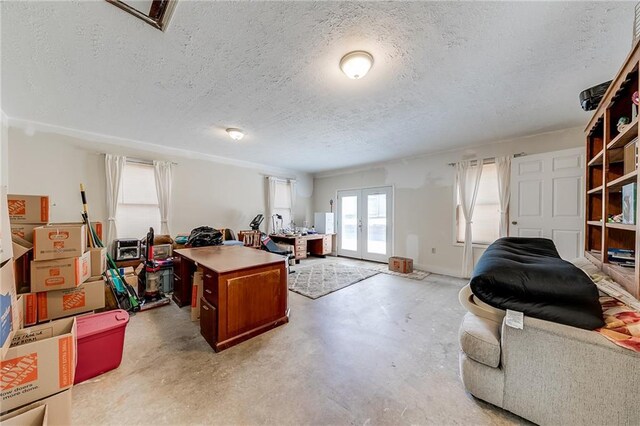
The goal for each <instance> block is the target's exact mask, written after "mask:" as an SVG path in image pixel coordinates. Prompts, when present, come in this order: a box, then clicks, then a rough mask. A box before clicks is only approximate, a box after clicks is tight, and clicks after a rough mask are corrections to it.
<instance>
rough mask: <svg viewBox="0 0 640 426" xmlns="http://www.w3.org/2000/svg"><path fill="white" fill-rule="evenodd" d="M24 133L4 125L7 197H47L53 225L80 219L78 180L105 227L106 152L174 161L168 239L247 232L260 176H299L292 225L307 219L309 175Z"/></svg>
mask: <svg viewBox="0 0 640 426" xmlns="http://www.w3.org/2000/svg"><path fill="white" fill-rule="evenodd" d="M10 124H11V121H10ZM25 128H27V130H26V131H25V130H24V129H23V128H21V127H20V128H19V127H14V126H10V128H9V163H10V166H9V192H10V193H19V194H44V195H49V196H50V197H51V200H50V201H51V221H52V222H66V221H80V220H81V217H80V212H81V211H82V202H81V199H80V183H84V185H85V187H86V191H87V197H88V202H89V215H90V217H91V218H92V220H101V221H103V222H105V223H106V219H107V214H106V199H105V171H104V155H103V154H104V153H112V154H119V155H127V156H130V157H134V158H140V159H146V160H171V161H174V162H176V163H177V165H176V166H175V169H174V183H173V185H174V186H173V203H174V204H173V206H174V207H173V218H172V219H171V220H170V223H169V226H170V229H171V233H172V234H174V235H175V234H177V233H188V232H189V231H190V230H191V229H193V228H195V227H197V226H201V225H209V226H214V227H226V228H231V229H233V230H234V231H236V232H237V231H238V230H241V229H248V227H249V222H250V221H251V219H253V217H254V216H255V215H256V214H258V213H263V214H264V210H265V175H269V174H271V175H278V176H285V177H293V178H296V179H297V181H298V185H297V193H298V197H297V199H296V212H295V219H296V223H302V221H303V220H310V218H311V216H312V214H311V212H312V209H311V195H312V190H313V180H312V178H311V176H310V175H307V174H300V173H297V174H296V173H293V172H289V171H286V170H270V169H268V168H267V167H262V168H261V167H260V166H257V165H256V166H255V167H252V166H251V165H247V166H239V165H234V164H225V163H222V162H214V161H211V160H209V159H198V158H188V157H186V156H184V157H181V156H180V155H176V154H170V153H166V152H164V153H163V152H158V151H153V150H151V149H149V147H148V146H146V147H144V149H140V148H137V149H132V148H127V147H125V146H121V145H123V142H122V141H121V140H118V139H116V138H113V140H110V138H109V137H107V136H102V135H98V136H99V137H94V136H96V135H91V134H87V135H80V137H78V136H70V135H68V134H67V135H64V134H60V133H57V132H51V131H37V130H34V128H29V127H25ZM96 139H98V140H97V141H96ZM266 221H267V219H266V218H265V222H263V226H262V229H263V230H264V228H265V225H266Z"/></svg>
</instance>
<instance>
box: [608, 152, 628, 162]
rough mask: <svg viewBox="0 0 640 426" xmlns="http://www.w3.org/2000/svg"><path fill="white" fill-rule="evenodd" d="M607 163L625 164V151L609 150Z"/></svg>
mask: <svg viewBox="0 0 640 426" xmlns="http://www.w3.org/2000/svg"><path fill="white" fill-rule="evenodd" d="M607 163H609V164H614V163H624V149H622V148H616V149H609V150H607Z"/></svg>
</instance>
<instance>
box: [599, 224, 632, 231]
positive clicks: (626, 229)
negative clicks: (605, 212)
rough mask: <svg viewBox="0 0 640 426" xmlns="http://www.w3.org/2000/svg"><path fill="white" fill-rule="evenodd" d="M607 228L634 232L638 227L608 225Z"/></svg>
mask: <svg viewBox="0 0 640 426" xmlns="http://www.w3.org/2000/svg"><path fill="white" fill-rule="evenodd" d="M606 226H607V228H613V229H622V230H623V231H633V232H635V231H636V229H637V225H628V224H626V223H607V225H606Z"/></svg>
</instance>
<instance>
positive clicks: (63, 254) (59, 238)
mask: <svg viewBox="0 0 640 426" xmlns="http://www.w3.org/2000/svg"><path fill="white" fill-rule="evenodd" d="M86 232H87V229H86V226H85V225H47V226H41V227H38V228H35V229H34V230H33V258H34V259H35V260H51V259H64V258H67V257H77V256H82V255H83V254H84V252H86V251H87V234H86Z"/></svg>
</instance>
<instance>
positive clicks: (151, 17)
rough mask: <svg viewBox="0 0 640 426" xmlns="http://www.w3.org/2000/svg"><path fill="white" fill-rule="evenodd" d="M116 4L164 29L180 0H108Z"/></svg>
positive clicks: (153, 25)
mask: <svg viewBox="0 0 640 426" xmlns="http://www.w3.org/2000/svg"><path fill="white" fill-rule="evenodd" d="M106 1H108V2H109V3H111V4H113V5H114V6H117V7H119V8H120V9H122V10H124V11H126V12H129V13H130V14H132V15H133V16H135V17H137V18H140V19H142V20H143V21H144V22H146V23H147V24H149V25H151V26H152V27H155V28H157V29H159V30H160V31H164V30H165V29H166V28H167V25H168V24H169V20H170V19H171V15H172V14H173V11H174V9H175V8H176V4H177V3H178V0H106Z"/></svg>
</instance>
